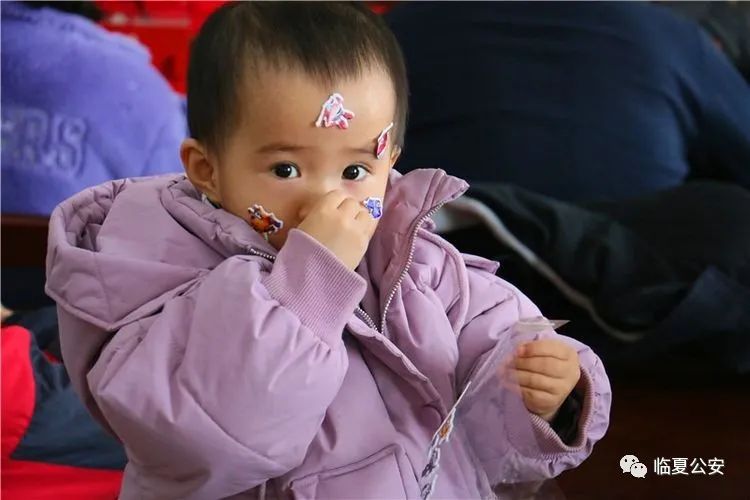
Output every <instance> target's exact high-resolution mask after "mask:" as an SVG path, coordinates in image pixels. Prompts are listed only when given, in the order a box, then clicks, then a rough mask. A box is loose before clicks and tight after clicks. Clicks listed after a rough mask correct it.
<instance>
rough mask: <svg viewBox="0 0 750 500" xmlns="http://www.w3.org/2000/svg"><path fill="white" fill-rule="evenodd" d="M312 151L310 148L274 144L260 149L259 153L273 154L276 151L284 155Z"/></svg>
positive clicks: (279, 143) (281, 143)
mask: <svg viewBox="0 0 750 500" xmlns="http://www.w3.org/2000/svg"><path fill="white" fill-rule="evenodd" d="M305 149H310V147H309V146H300V145H298V144H286V143H283V142H272V143H271V144H266V145H265V146H261V147H260V148H258V153H271V152H275V151H281V152H283V153H293V152H295V151H303V150H305Z"/></svg>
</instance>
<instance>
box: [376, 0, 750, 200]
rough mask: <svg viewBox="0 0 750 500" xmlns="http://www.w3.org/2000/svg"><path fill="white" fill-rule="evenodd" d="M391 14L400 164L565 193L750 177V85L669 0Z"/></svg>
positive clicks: (648, 190)
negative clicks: (405, 89)
mask: <svg viewBox="0 0 750 500" xmlns="http://www.w3.org/2000/svg"><path fill="white" fill-rule="evenodd" d="M387 18H388V21H389V23H390V26H391V27H392V29H393V31H394V32H395V33H396V36H397V37H398V39H399V42H400V43H401V46H402V47H403V50H404V54H405V57H406V60H407V69H408V72H409V79H410V83H411V96H410V99H411V102H410V106H411V109H412V110H413V115H412V116H413V118H412V119H411V120H410V123H409V126H408V129H407V133H406V142H407V144H408V145H409V147H408V148H407V149H405V150H404V153H403V155H402V159H401V161H400V168H401V170H403V171H409V170H412V169H414V168H420V167H440V168H443V169H445V170H447V171H448V172H449V173H452V174H455V175H461V176H463V177H464V178H466V179H467V180H469V181H484V182H504V183H510V184H513V185H516V186H520V187H523V188H526V189H529V190H531V191H535V192H538V193H541V194H544V195H547V196H551V197H554V198H557V199H561V200H568V201H604V200H622V199H628V198H633V197H638V196H642V195H648V194H652V193H654V192H658V191H660V190H664V189H667V188H671V187H675V186H679V185H681V184H683V183H684V182H685V181H686V180H688V179H691V178H711V179H716V180H722V181H728V182H731V183H736V184H739V185H742V186H744V187H745V188H750V88H749V87H748V84H747V82H746V81H744V80H743V78H742V76H741V75H740V73H739V72H738V71H737V69H736V68H735V67H733V66H732V64H731V63H730V61H729V60H728V59H727V57H726V56H725V54H723V53H722V52H721V51H720V50H719V49H718V47H717V43H715V41H714V40H712V39H711V38H709V36H708V35H707V34H706V33H705V32H704V31H703V30H702V29H701V27H700V26H699V25H698V24H697V23H695V22H692V21H689V20H686V19H683V18H681V17H680V16H677V15H675V14H674V13H672V12H670V11H669V10H668V9H665V8H663V7H660V6H656V5H651V4H648V3H642V2H623V3H618V2H601V3H598V2H594V3H590V2H584V3H578V2H561V3H556V2H552V3H547V2H487V3H484V2H477V3H473V2H470V3H461V4H460V5H459V4H458V3H452V2H440V3H433V2H429V3H422V2H413V3H406V4H403V5H398V6H397V7H396V8H394V9H393V10H392V11H391V12H390V13H389V14H388V15H387ZM725 38H726V37H725ZM733 39H737V37H734V38H733ZM725 45H726V42H725ZM732 46H734V45H732Z"/></svg>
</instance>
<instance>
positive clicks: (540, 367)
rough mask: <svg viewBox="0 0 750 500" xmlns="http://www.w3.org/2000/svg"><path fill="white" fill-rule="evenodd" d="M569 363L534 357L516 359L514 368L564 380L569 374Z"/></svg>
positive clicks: (550, 358) (548, 357) (552, 358)
mask: <svg viewBox="0 0 750 500" xmlns="http://www.w3.org/2000/svg"><path fill="white" fill-rule="evenodd" d="M568 363H569V361H562V360H561V359H558V358H554V357H552V356H534V357H531V358H516V360H515V363H514V366H515V368H517V369H519V370H526V371H528V372H536V373H541V374H543V375H547V376H548V377H554V378H564V377H565V376H566V375H567V373H568Z"/></svg>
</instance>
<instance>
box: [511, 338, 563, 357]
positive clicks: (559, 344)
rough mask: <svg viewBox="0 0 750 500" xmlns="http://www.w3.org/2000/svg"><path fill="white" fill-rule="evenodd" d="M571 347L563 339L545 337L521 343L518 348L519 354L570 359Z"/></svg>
mask: <svg viewBox="0 0 750 500" xmlns="http://www.w3.org/2000/svg"><path fill="white" fill-rule="evenodd" d="M570 351H571V348H569V347H568V345H567V344H565V343H564V342H563V341H561V340H556V339H543V340H534V341H532V342H528V343H526V344H523V345H521V346H520V347H519V348H518V349H517V353H518V356H522V357H527V358H528V357H532V356H552V357H554V358H557V359H561V360H563V361H567V360H569V359H570Z"/></svg>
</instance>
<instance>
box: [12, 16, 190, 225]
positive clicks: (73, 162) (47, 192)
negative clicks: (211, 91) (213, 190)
mask: <svg viewBox="0 0 750 500" xmlns="http://www.w3.org/2000/svg"><path fill="white" fill-rule="evenodd" d="M99 18H100V12H99V10H98V9H97V7H96V5H95V4H94V3H93V2H3V4H2V48H3V49H2V212H3V214H9V213H13V214H29V215H42V216H46V215H49V214H50V213H51V212H52V209H53V208H54V207H55V205H57V204H58V203H60V202H61V201H63V200H64V199H66V198H68V197H69V196H71V195H73V194H75V193H76V192H78V191H80V190H81V189H83V188H85V187H87V186H90V185H93V184H98V183H101V182H104V181H107V180H110V179H116V178H122V177H129V176H140V175H154V174H161V173H167V172H177V171H180V170H181V168H182V167H181V163H180V158H179V154H178V152H179V146H180V143H181V142H182V140H183V139H184V138H185V136H186V135H187V130H186V121H185V115H184V110H183V100H182V98H181V97H180V96H179V95H178V94H176V93H175V92H173V90H172V89H171V88H170V86H169V84H168V83H167V82H166V80H165V79H164V78H163V77H162V76H161V75H160V74H159V72H158V71H157V70H156V69H155V68H154V67H153V66H152V65H151V62H150V55H149V53H148V51H147V50H146V49H145V48H144V47H143V46H142V45H140V44H139V43H138V42H137V41H135V40H133V39H131V38H129V37H126V36H123V35H118V34H115V33H110V32H108V31H106V30H105V29H104V28H102V27H100V26H98V25H97V24H96V22H95V21H97V20H98V19H99Z"/></svg>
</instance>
